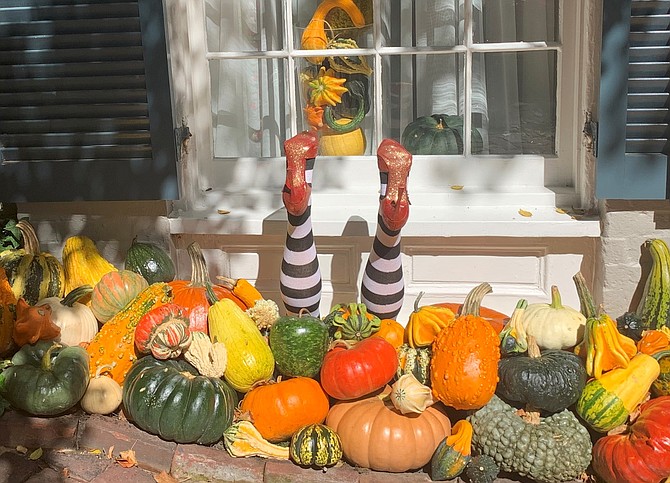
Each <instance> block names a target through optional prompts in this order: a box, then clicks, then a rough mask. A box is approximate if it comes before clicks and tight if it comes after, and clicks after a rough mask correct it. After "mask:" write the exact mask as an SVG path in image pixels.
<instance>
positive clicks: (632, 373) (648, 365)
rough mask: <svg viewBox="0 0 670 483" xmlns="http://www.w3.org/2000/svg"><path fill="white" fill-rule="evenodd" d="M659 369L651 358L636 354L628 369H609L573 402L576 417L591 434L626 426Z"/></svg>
mask: <svg viewBox="0 0 670 483" xmlns="http://www.w3.org/2000/svg"><path fill="white" fill-rule="evenodd" d="M659 373H660V367H659V364H658V362H657V361H656V359H654V358H653V357H652V356H649V355H647V354H644V353H642V352H640V353H639V354H637V355H636V356H635V357H633V358H632V359H631V360H630V363H629V364H628V367H625V368H617V369H612V370H611V371H608V372H606V373H605V374H603V375H602V376H601V377H600V379H592V380H591V381H589V382H588V383H587V384H586V387H584V390H583V391H582V394H581V396H580V397H579V399H578V400H577V404H576V406H575V410H576V412H577V414H578V415H579V416H580V417H581V418H582V419H583V420H584V421H585V422H586V423H587V424H588V425H589V426H590V427H591V428H592V429H594V430H595V431H598V432H600V433H606V432H607V431H609V430H611V429H613V428H616V427H617V426H620V425H622V424H623V423H625V422H626V419H627V418H628V415H629V414H630V413H631V412H633V411H634V410H635V409H636V408H637V407H638V406H639V405H640V404H641V403H642V401H643V400H644V398H645V397H646V396H647V392H649V389H650V388H651V384H652V383H653V382H654V380H655V379H656V378H657V377H658V375H659Z"/></svg>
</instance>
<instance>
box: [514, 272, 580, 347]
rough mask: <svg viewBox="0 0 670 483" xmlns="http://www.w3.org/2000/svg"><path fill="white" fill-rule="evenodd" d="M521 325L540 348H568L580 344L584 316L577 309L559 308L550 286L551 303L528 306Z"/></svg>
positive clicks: (557, 294) (556, 297)
mask: <svg viewBox="0 0 670 483" xmlns="http://www.w3.org/2000/svg"><path fill="white" fill-rule="evenodd" d="M521 324H522V326H523V328H524V329H525V330H526V334H527V335H528V336H533V337H534V338H535V341H536V342H537V345H538V346H540V348H542V349H570V348H572V347H574V346H576V345H577V344H579V343H580V342H581V341H582V339H583V337H584V329H585V327H586V317H584V315H583V314H582V313H581V312H580V311H579V310H576V309H573V308H572V307H568V306H565V305H563V304H562V303H561V294H560V293H559V291H558V287H556V286H555V285H553V286H552V287H551V303H549V304H547V303H534V304H530V305H528V307H526V310H525V311H524V313H523V316H522V319H521Z"/></svg>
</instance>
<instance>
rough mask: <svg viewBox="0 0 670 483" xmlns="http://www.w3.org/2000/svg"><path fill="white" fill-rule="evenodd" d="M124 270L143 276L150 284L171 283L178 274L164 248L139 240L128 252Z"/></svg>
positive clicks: (134, 240) (135, 240)
mask: <svg viewBox="0 0 670 483" xmlns="http://www.w3.org/2000/svg"><path fill="white" fill-rule="evenodd" d="M123 268H124V269H125V270H131V271H133V272H135V273H138V274H140V275H142V277H144V279H145V280H146V281H147V282H149V283H155V282H171V281H172V280H174V277H175V273H176V272H175V266H174V262H173V261H172V258H170V255H169V254H168V253H167V251H165V249H164V248H163V247H161V246H159V245H157V244H155V243H151V242H140V241H137V238H135V239H133V242H132V244H131V245H130V248H128V251H127V252H126V259H125V260H124V262H123Z"/></svg>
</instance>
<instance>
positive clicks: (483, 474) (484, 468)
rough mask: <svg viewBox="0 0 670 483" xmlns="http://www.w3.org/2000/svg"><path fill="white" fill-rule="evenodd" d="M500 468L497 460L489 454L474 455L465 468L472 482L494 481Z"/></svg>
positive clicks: (488, 482) (491, 482)
mask: <svg viewBox="0 0 670 483" xmlns="http://www.w3.org/2000/svg"><path fill="white" fill-rule="evenodd" d="M498 473H500V468H498V465H497V464H496V460H495V459H493V457H491V456H489V455H487V454H480V455H477V456H474V457H473V458H472V459H471V460H470V462H469V463H468V465H467V466H466V468H465V474H466V476H467V477H468V481H469V482H470V483H493V482H494V481H496V478H498Z"/></svg>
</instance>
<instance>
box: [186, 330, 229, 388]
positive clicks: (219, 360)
mask: <svg viewBox="0 0 670 483" xmlns="http://www.w3.org/2000/svg"><path fill="white" fill-rule="evenodd" d="M184 359H186V360H187V361H188V362H190V363H191V365H192V366H193V367H195V368H196V369H197V370H198V372H199V373H200V375H201V376H207V377H223V374H224V373H225V372H226V365H227V364H228V352H227V351H226V346H225V344H224V343H223V342H212V340H211V339H210V338H209V336H208V335H207V334H205V333H204V332H200V331H196V332H191V344H190V345H189V346H188V347H187V348H186V350H185V351H184Z"/></svg>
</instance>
